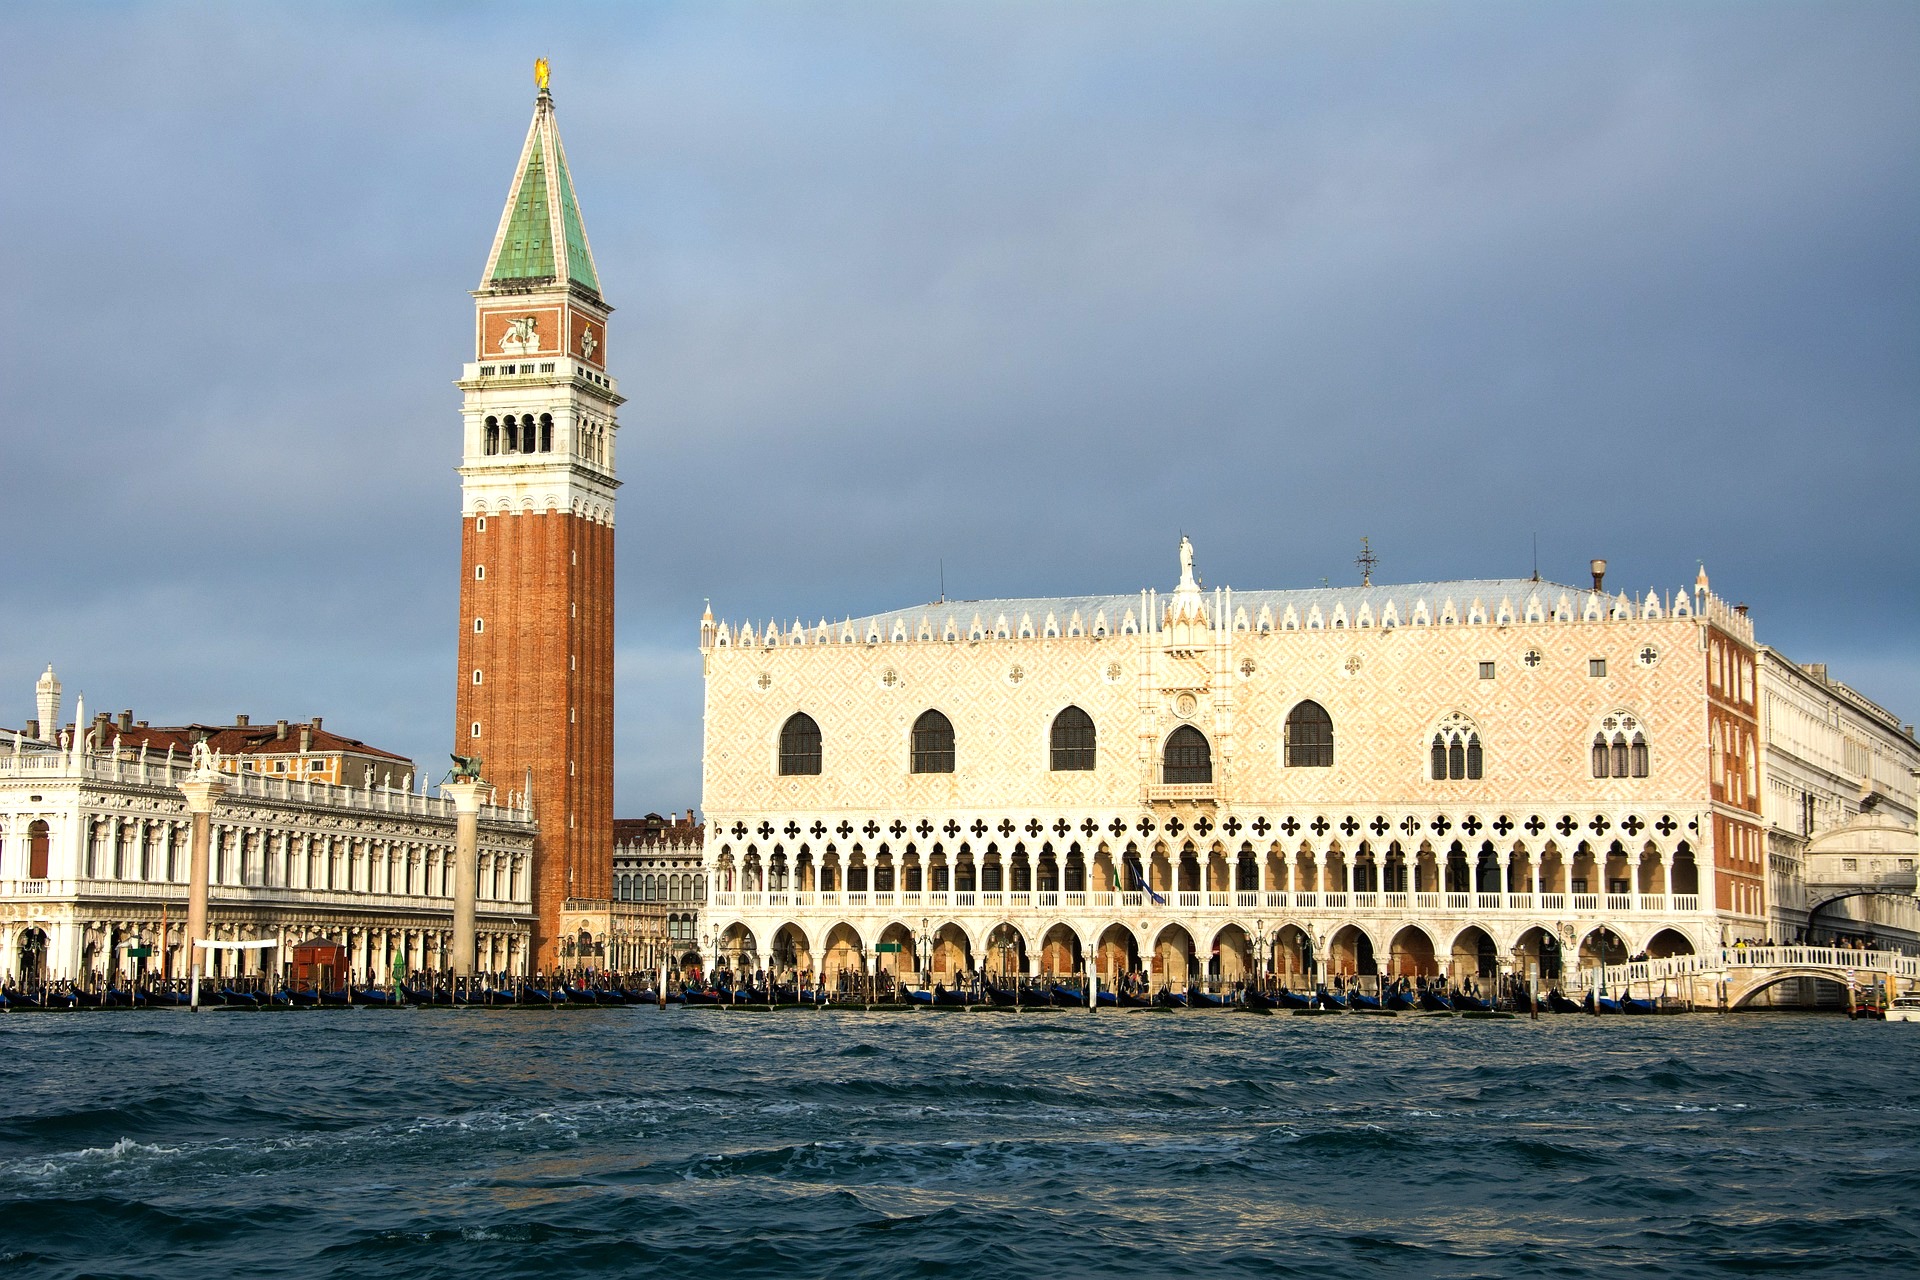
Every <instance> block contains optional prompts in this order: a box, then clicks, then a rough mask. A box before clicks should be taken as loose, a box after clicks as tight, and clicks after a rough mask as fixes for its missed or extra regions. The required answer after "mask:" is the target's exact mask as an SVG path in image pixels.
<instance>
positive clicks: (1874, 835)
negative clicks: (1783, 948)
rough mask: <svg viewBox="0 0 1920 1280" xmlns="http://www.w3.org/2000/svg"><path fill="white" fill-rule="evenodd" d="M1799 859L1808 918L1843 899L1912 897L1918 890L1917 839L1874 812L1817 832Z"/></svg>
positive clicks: (1919, 858) (1919, 847)
mask: <svg viewBox="0 0 1920 1280" xmlns="http://www.w3.org/2000/svg"><path fill="white" fill-rule="evenodd" d="M1804 856H1805V859H1806V876H1807V910H1808V911H1809V912H1810V913H1811V912H1817V911H1819V910H1820V908H1821V907H1824V906H1826V905H1827V904H1828V903H1830V902H1838V901H1839V900H1840V899H1842V898H1858V897H1862V896H1864V895H1868V894H1886V895H1889V896H1894V897H1911V896H1912V895H1913V893H1914V891H1915V889H1916V888H1920V840H1916V839H1915V833H1914V832H1913V830H1912V829H1911V828H1909V827H1907V826H1904V825H1902V824H1901V823H1899V822H1896V821H1894V820H1893V819H1892V818H1889V817H1887V816H1886V815H1884V814H1881V813H1879V812H1877V811H1876V812H1868V813H1863V814H1861V815H1860V816H1859V817H1857V818H1855V819H1854V820H1853V821H1851V822H1847V823H1843V824H1842V825H1840V826H1837V827H1832V828H1829V829H1828V830H1826V831H1822V832H1821V833H1820V834H1819V835H1817V836H1815V837H1814V838H1813V839H1812V840H1810V841H1808V842H1807V851H1806V854H1805V855H1804Z"/></svg>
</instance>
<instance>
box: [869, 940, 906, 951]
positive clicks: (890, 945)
mask: <svg viewBox="0 0 1920 1280" xmlns="http://www.w3.org/2000/svg"><path fill="white" fill-rule="evenodd" d="M873 949H874V950H875V951H879V952H898V951H899V950H900V944H899V943H897V942H876V943H874V944H873Z"/></svg>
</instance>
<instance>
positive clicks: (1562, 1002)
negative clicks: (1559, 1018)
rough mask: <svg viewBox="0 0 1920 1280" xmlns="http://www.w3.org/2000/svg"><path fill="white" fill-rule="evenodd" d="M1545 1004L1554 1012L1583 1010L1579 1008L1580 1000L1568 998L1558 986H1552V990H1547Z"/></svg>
mask: <svg viewBox="0 0 1920 1280" xmlns="http://www.w3.org/2000/svg"><path fill="white" fill-rule="evenodd" d="M1546 1004H1547V1008H1548V1009H1549V1010H1551V1011H1552V1012H1554V1013H1583V1012H1585V1010H1584V1009H1582V1008H1581V1005H1580V1002H1579V1001H1578V1000H1570V999H1568V998H1567V996H1566V995H1565V993H1563V992H1562V991H1561V990H1560V988H1558V987H1554V988H1553V989H1552V990H1550V991H1548V992H1547V1001H1546Z"/></svg>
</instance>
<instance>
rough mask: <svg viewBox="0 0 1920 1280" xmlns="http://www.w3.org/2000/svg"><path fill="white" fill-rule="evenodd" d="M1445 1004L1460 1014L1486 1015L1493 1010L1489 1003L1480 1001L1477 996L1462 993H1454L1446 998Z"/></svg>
mask: <svg viewBox="0 0 1920 1280" xmlns="http://www.w3.org/2000/svg"><path fill="white" fill-rule="evenodd" d="M1447 1003H1449V1004H1451V1005H1452V1006H1453V1007H1454V1008H1455V1009H1456V1010H1458V1011H1459V1012H1461V1013H1488V1012H1491V1011H1492V1009H1493V1005H1492V1004H1490V1003H1489V1002H1487V1001H1485V1000H1482V999H1481V998H1480V997H1479V996H1470V995H1468V994H1467V993H1466V992H1464V991H1456V992H1454V993H1453V994H1452V995H1450V996H1448V997H1447Z"/></svg>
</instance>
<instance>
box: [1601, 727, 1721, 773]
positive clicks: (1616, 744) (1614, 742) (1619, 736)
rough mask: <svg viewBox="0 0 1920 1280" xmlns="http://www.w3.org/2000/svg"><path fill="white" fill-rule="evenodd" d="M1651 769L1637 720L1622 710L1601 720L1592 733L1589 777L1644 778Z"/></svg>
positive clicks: (1648, 751) (1649, 758) (1650, 754)
mask: <svg viewBox="0 0 1920 1280" xmlns="http://www.w3.org/2000/svg"><path fill="white" fill-rule="evenodd" d="M1715 763H1716V765H1717V764H1718V761H1717V760H1716V762H1715ZM1652 772H1653V753H1652V751H1651V749H1650V748H1649V746H1648V744H1647V735H1646V731H1645V730H1644V729H1643V728H1642V727H1641V725H1640V722H1639V720H1638V719H1637V718H1636V717H1634V716H1633V715H1631V714H1629V713H1627V712H1625V711H1616V712H1614V713H1613V714H1612V715H1610V716H1608V717H1607V718H1606V719H1605V720H1602V721H1601V722H1600V728H1599V729H1598V730H1597V731H1596V732H1595V733H1594V735H1593V776H1594V777H1596V778H1644V777H1647V776H1649V775H1650V774H1651V773H1652Z"/></svg>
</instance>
